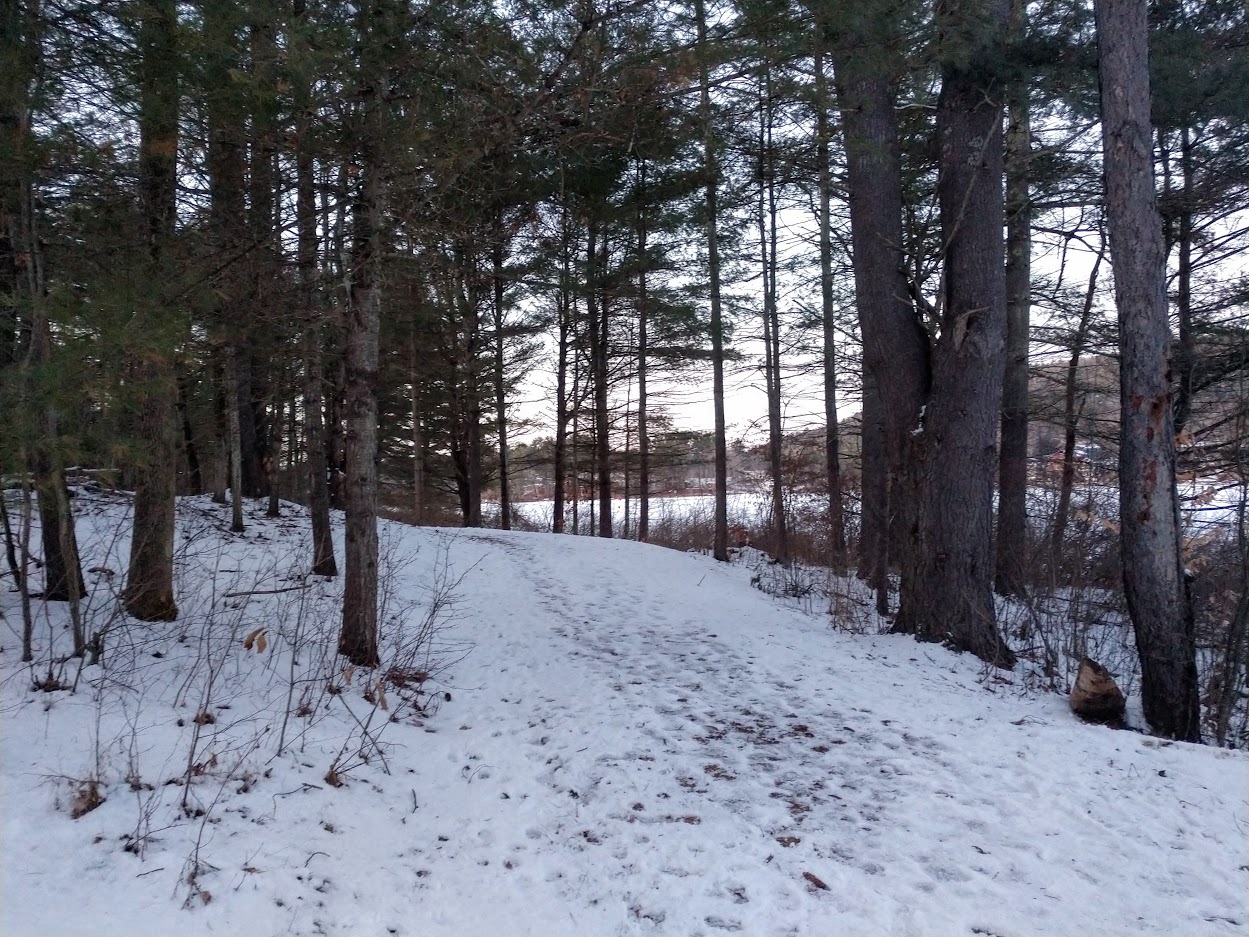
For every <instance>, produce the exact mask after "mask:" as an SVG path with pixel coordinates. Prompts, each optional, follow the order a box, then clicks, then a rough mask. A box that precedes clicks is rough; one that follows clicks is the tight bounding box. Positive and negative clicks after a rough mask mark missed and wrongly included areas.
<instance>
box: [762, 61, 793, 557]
mask: <svg viewBox="0 0 1249 937" xmlns="http://www.w3.org/2000/svg"><path fill="white" fill-rule="evenodd" d="M772 107H773V102H772V73H771V69H770V68H768V67H766V66H765V68H764V71H763V76H762V86H761V88H760V98H759V140H758V149H759V253H760V264H761V272H762V280H763V370H764V387H765V388H766V391H767V398H768V474H769V475H770V476H771V480H772V485H771V488H772V533H773V538H774V541H775V543H774V545H773V549H774V553H773V558H774V559H775V560H776V561H777V562H779V563H788V562H789V531H788V529H787V527H786V524H785V487H784V485H785V479H784V475H783V464H782V460H783V447H784V443H785V439H784V435H783V433H782V427H781V360H780V357H781V338H780V316H779V314H778V312H777V300H776V276H777V257H776V154H775V153H774V151H773V148H772V119H773V118H772Z"/></svg>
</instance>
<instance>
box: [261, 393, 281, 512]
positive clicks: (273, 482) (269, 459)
mask: <svg viewBox="0 0 1249 937" xmlns="http://www.w3.org/2000/svg"><path fill="white" fill-rule="evenodd" d="M282 407H283V405H282V400H281V398H280V397H277V396H276V394H275V395H274V400H273V423H272V429H271V430H270V432H269V445H268V447H267V450H268V451H267V453H266V455H265V460H266V462H265V467H266V469H267V471H266V473H265V474H266V475H267V476H268V479H269V504H268V506H267V507H266V509H265V517H281V515H282V504H281V500H280V499H279V498H278V469H279V467H280V466H281V464H282V463H281V458H282V432H281V430H282V420H283V409H282Z"/></svg>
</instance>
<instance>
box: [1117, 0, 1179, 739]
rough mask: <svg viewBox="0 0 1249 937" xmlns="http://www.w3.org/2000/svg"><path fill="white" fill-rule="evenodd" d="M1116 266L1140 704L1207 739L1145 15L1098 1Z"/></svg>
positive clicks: (1134, 3) (1123, 524)
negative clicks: (1179, 461)
mask: <svg viewBox="0 0 1249 937" xmlns="http://www.w3.org/2000/svg"><path fill="white" fill-rule="evenodd" d="M1093 8H1094V14H1095V16H1096V20H1097V38H1098V65H1099V75H1100V80H1101V101H1102V154H1103V166H1104V172H1105V187H1106V220H1107V226H1108V229H1109V235H1110V258H1111V263H1112V265H1113V268H1114V276H1115V305H1116V306H1117V308H1118V310H1119V393H1120V401H1119V420H1120V423H1119V434H1120V435H1119V524H1120V550H1121V553H1122V558H1123V585H1124V593H1125V595H1126V598H1127V605H1128V614H1129V615H1130V616H1131V619H1132V624H1133V627H1134V628H1135V631H1136V647H1137V651H1138V652H1139V653H1140V658H1141V701H1142V703H1143V705H1144V711H1145V718H1146V719H1147V720H1148V721H1149V724H1150V726H1151V727H1152V728H1153V730H1154V731H1155V732H1156V733H1158V734H1159V735H1162V736H1165V737H1167V738H1175V739H1182V740H1185V741H1191V742H1196V741H1200V739H1201V730H1200V704H1199V700H1198V689H1197V663H1196V649H1195V643H1194V635H1193V613H1192V607H1191V604H1190V601H1189V596H1188V592H1187V589H1186V588H1185V583H1184V568H1183V555H1182V551H1181V535H1182V530H1181V526H1180V510H1179V498H1178V497H1177V495H1176V487H1175V432H1174V422H1173V417H1172V410H1171V387H1170V373H1169V361H1168V357H1169V353H1170V346H1171V332H1170V327H1169V325H1168V322H1167V295H1166V256H1165V252H1164V250H1163V244H1162V225H1161V219H1160V218H1159V216H1158V210H1157V206H1156V200H1155V199H1156V197H1155V192H1154V168H1153V148H1152V146H1151V143H1152V140H1153V131H1152V127H1151V125H1150V115H1149V106H1150V101H1149V41H1148V23H1147V9H1146V5H1145V4H1144V3H1141V2H1140V0H1095V2H1094V5H1093Z"/></svg>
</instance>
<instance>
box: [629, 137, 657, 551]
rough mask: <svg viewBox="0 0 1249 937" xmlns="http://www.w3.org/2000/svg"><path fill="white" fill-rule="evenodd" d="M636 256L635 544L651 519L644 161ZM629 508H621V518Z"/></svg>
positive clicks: (640, 162) (639, 170) (644, 535)
mask: <svg viewBox="0 0 1249 937" xmlns="http://www.w3.org/2000/svg"><path fill="white" fill-rule="evenodd" d="M637 184H638V201H637V205H638V209H637V252H638V254H637V256H638V417H637V420H638V426H637V431H638V527H637V536H638V540H639V541H641V542H642V543H646V542H648V541H649V539H650V523H651V520H650V517H651V456H650V452H651V450H650V446H651V443H650V428H649V426H648V425H647V416H648V414H647V412H646V407H647V397H646V377H647V375H646V366H647V357H648V355H649V353H650V349H649V348H648V347H647V343H648V340H649V336H648V334H647V329H648V327H649V325H650V321H649V319H650V294H649V293H648V292H647V289H646V265H647V258H646V236H647V233H648V232H647V230H646V221H647V218H646V160H645V159H638V163H637ZM628 513H629V508H628V505H627V504H626V505H625V517H626V518H627V517H628Z"/></svg>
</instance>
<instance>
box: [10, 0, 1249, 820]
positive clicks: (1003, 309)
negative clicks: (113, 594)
mask: <svg viewBox="0 0 1249 937" xmlns="http://www.w3.org/2000/svg"><path fill="white" fill-rule="evenodd" d="M0 62H2V67H0V440H2V441H3V444H2V445H0V477H2V482H3V484H0V489H2V491H0V494H2V495H3V499H4V501H3V503H2V504H0V516H3V518H4V523H5V527H4V531H3V533H4V538H5V548H6V568H5V571H4V576H5V578H6V579H7V580H8V583H9V584H11V586H12V587H13V589H15V590H16V591H17V592H18V593H20V598H21V602H20V613H21V616H22V629H21V630H22V632H23V653H24V656H25V659H27V660H29V659H30V658H31V655H32V643H31V642H32V632H33V628H34V625H33V622H34V620H35V618H36V617H37V615H36V614H35V612H32V603H38V602H39V601H44V602H61V603H65V607H66V608H67V609H68V615H69V622H70V625H71V629H72V645H73V646H72V655H73V656H75V657H77V658H82V657H83V656H84V655H85V656H87V657H89V658H90V659H92V660H98V658H99V657H100V655H101V654H104V655H107V653H108V650H107V648H108V638H107V636H106V635H103V634H101V633H100V632H98V631H93V630H92V628H91V627H89V623H87V622H86V621H85V619H84V616H83V614H82V613H81V608H80V606H81V602H82V600H83V599H84V597H85V595H86V592H87V589H86V579H87V574H88V573H90V572H93V570H84V568H83V567H84V564H83V563H82V562H81V561H80V557H79V548H78V533H77V531H78V526H77V523H76V509H77V505H78V502H79V497H78V496H77V494H76V493H77V492H78V491H80V490H81V486H82V485H84V484H89V485H91V486H100V487H102V488H103V489H107V490H110V491H112V490H116V491H124V492H133V511H132V513H131V515H130V521H129V523H130V524H131V525H132V527H131V530H130V532H129V536H130V537H131V539H130V547H129V554H128V561H127V566H126V568H125V569H124V570H123V571H119V576H118V581H117V584H118V590H119V600H120V602H121V603H122V606H123V607H124V611H125V613H126V615H128V616H129V617H130V618H131V619H133V620H137V621H140V622H168V621H173V620H176V619H177V618H178V616H179V614H180V609H179V605H178V594H179V583H178V581H177V576H176V570H175V567H176V564H175V549H174V544H175V509H176V504H177V503H178V502H177V499H178V498H179V497H181V496H186V495H211V497H212V500H213V501H214V502H216V503H217V504H219V505H220V506H221V512H222V516H223V517H225V518H227V520H228V523H229V524H230V526H231V528H232V529H233V531H234V532H236V533H239V534H242V533H243V532H244V531H245V530H246V529H247V527H248V526H249V525H251V524H252V523H253V520H252V519H251V518H250V516H249V515H248V513H247V510H246V509H247V508H248V505H249V502H252V501H253V500H254V499H266V500H265V501H264V502H263V503H264V504H265V506H266V507H267V511H268V514H269V516H270V517H276V516H278V515H279V514H280V513H281V512H282V511H283V510H284V507H283V505H284V503H285V502H298V503H300V504H302V505H305V506H306V508H307V510H308V512H309V515H310V517H311V527H310V534H309V536H308V538H307V542H306V543H305V544H303V545H302V549H303V550H305V551H306V554H307V556H308V558H309V561H308V562H309V567H310V570H311V573H312V574H314V575H318V576H324V577H330V576H341V581H342V589H343V594H342V600H341V615H342V618H341V627H340V629H339V636H338V645H337V649H338V652H339V654H340V655H342V656H343V657H344V658H345V659H346V661H347V662H349V663H350V664H351V665H353V666H355V667H360V668H366V669H367V668H375V667H377V666H378V665H379V663H380V662H381V659H380V657H379V576H380V577H381V578H382V579H384V578H385V565H386V561H387V557H386V555H385V549H384V545H383V546H380V547H379V536H378V519H379V516H386V517H390V518H394V519H399V520H403V521H406V522H409V523H413V524H440V525H460V526H463V527H466V528H480V527H483V526H497V527H500V528H502V529H504V530H509V529H512V528H513V527H517V528H520V527H523V526H525V524H526V523H527V522H526V521H525V520H524V518H523V517H522V516H521V513H520V512H519V511H518V510H517V505H518V503H520V502H521V501H522V500H524V499H526V498H528V497H531V496H533V497H536V496H537V495H536V494H533V493H534V492H541V494H542V497H545V498H546V499H547V500H550V501H551V502H552V508H551V513H550V518H551V522H550V526H549V529H550V531H551V532H553V533H567V534H572V533H580V534H585V533H591V534H595V535H598V536H600V537H603V538H610V537H613V536H621V535H623V536H625V537H629V538H632V539H636V540H642V541H654V542H663V541H664V538H665V536H668V535H670V533H671V532H668V534H664V533H661V532H653V531H652V529H651V521H652V517H651V499H652V498H655V497H658V496H659V495H660V494H667V493H672V492H673V491H674V490H679V489H682V488H688V487H693V488H695V489H697V490H699V491H703V490H706V491H707V492H708V494H710V496H711V498H712V501H711V503H712V505H713V509H712V512H711V515H710V517H709V518H708V523H707V524H706V525H705V529H700V531H699V536H698V537H696V538H694V541H696V542H688V543H687V542H685V541H682V543H681V545H682V546H690V547H695V548H699V549H703V550H707V551H710V553H711V555H712V556H713V557H714V558H715V559H717V560H728V559H729V557H730V553H731V552H733V551H734V550H736V549H737V548H738V547H740V546H741V544H740V543H735V540H741V539H742V537H743V536H744V535H746V534H748V535H749V536H750V538H751V542H752V543H753V544H755V545H757V546H760V547H762V548H763V549H765V550H766V551H767V553H768V554H769V555H770V557H771V559H772V560H773V561H774V562H775V563H776V564H779V565H780V566H782V567H791V566H794V565H796V564H809V565H816V566H820V567H825V568H827V569H830V570H832V571H834V572H835V573H839V574H840V573H847V572H850V573H854V574H856V575H857V576H858V578H859V579H861V580H863V582H865V583H866V584H867V586H869V587H870V589H871V590H872V596H873V602H874V606H875V608H876V610H877V611H878V612H879V613H880V614H882V615H886V616H889V622H890V627H891V629H892V630H893V631H895V632H898V633H903V634H911V635H914V636H915V637H916V638H918V639H919V640H921V641H926V642H940V643H943V644H945V645H946V646H947V647H949V648H951V649H953V650H955V651H960V652H969V653H970V654H972V655H975V656H976V657H977V658H979V659H980V660H982V661H984V662H985V663H986V665H988V666H990V667H996V668H1001V669H1004V670H1010V669H1011V668H1012V667H1014V666H1015V664H1016V660H1017V658H1018V657H1019V655H1020V654H1021V653H1028V654H1033V653H1034V652H1035V649H1036V647H1037V646H1038V639H1037V638H1036V634H1035V633H1034V632H1033V630H1031V629H1030V626H1028V625H1027V624H1024V625H1019V624H1018V622H1017V621H1015V619H1012V622H1014V623H1008V622H1006V621H1004V620H1003V616H1002V613H1001V608H1002V607H1003V606H1002V601H1003V599H1004V598H1005V599H1009V600H1010V601H1011V602H1014V603H1016V606H1018V607H1021V608H1022V607H1027V608H1034V607H1037V606H1038V604H1044V602H1046V601H1049V600H1051V599H1055V597H1062V596H1070V595H1071V594H1073V593H1074V590H1077V589H1078V588H1084V587H1085V586H1087V585H1088V584H1089V583H1092V584H1094V585H1095V586H1096V587H1097V588H1098V589H1100V590H1105V591H1107V592H1108V593H1109V594H1110V595H1111V596H1112V600H1111V601H1112V604H1115V605H1116V607H1120V608H1121V609H1122V611H1123V614H1124V615H1125V616H1126V620H1128V621H1130V623H1131V627H1132V629H1133V631H1134V636H1135V645H1136V649H1137V652H1138V654H1139V669H1140V694H1141V702H1142V704H1143V708H1144V717H1145V720H1146V721H1147V723H1148V725H1149V727H1150V728H1151V729H1152V731H1153V732H1154V733H1155V734H1156V735H1158V736H1161V737H1163V738H1166V739H1173V740H1180V741H1192V742H1196V741H1201V740H1205V741H1209V742H1213V743H1215V744H1218V745H1224V746H1232V747H1241V746H1243V745H1244V744H1245V743H1246V740H1247V739H1249V736H1246V731H1247V729H1246V722H1245V716H1244V710H1245V707H1246V699H1247V698H1249V684H1247V682H1246V678H1247V662H1249V640H1247V638H1246V631H1247V624H1249V590H1247V589H1246V585H1247V583H1249V539H1247V531H1246V524H1245V521H1246V506H1247V505H1249V450H1247V449H1246V445H1247V442H1249V390H1247V382H1246V380H1247V378H1249V330H1247V324H1246V321H1245V318H1246V313H1247V311H1249V265H1247V264H1246V257H1247V256H1249V254H1247V253H1246V251H1247V250H1249V215H1247V214H1246V210H1245V206H1246V204H1249V103H1247V102H1249V98H1246V96H1245V94H1244V84H1245V80H1246V78H1247V77H1249V16H1247V14H1246V7H1245V5H1244V3H1243V2H1241V0H1205V2H1201V3H1191V2H1183V0H1151V2H1148V3H1146V2H1145V0H1095V2H1091V3H1090V2H1085V0H1035V2H1025V0H937V2H936V3H935V4H927V3H922V2H917V0H873V2H870V3H862V2H850V0H689V2H684V0H682V2H676V0H673V2H664V0H571V2H549V0H512V2H507V3H495V2H488V0H429V2H409V0H357V2H355V3H332V2H321V0H184V2H181V3H179V2H177V0H137V2H120V0H0ZM734 381H738V382H739V383H740V382H745V383H749V384H751V385H754V386H759V387H761V388H762V389H763V392H764V397H765V398H766V414H761V415H760V416H759V419H758V420H757V421H756V422H755V424H754V425H753V426H754V428H753V429H752V430H751V432H750V433H749V434H745V433H738V434H737V435H734V434H732V433H731V432H730V428H729V423H730V417H729V416H727V415H726V387H728V386H729V385H731V384H733V382H734ZM534 398H537V399H538V402H537V403H535V402H534ZM689 398H696V399H698V400H704V401H709V402H710V413H711V415H712V416H713V421H712V423H711V425H709V426H707V427H690V426H685V425H681V423H680V420H681V417H680V415H679V412H678V411H679V410H680V408H679V407H678V406H677V404H678V402H679V401H681V400H685V399H689ZM804 400H805V401H810V400H814V401H816V403H815V404H814V405H813V406H807V405H806V404H805V403H803V401H804ZM681 412H683V411H681ZM703 430H705V432H704V431H703ZM745 436H749V438H743V437H745ZM731 465H732V466H733V467H734V468H733V472H732V477H731V474H730V466H731ZM673 466H677V468H676V469H674V468H673ZM747 478H749V479H751V482H750V487H751V488H752V490H757V491H759V492H762V493H764V495H765V497H766V499H767V504H768V509H767V510H766V512H765V513H764V519H763V520H762V521H761V522H760V523H759V524H758V525H757V529H753V530H750V531H748V532H747V531H745V530H744V527H745V526H746V525H744V524H743V523H742V522H741V521H739V520H737V519H735V518H732V517H731V516H730V510H729V497H730V489H731V488H733V487H735V486H739V487H740V486H741V485H744V484H745V480H746V479H747ZM522 482H523V484H522ZM520 488H524V489H525V490H524V491H522V490H519V489H520ZM622 498H623V499H624V502H623V503H624V505H625V507H624V511H625V513H624V514H623V517H624V518H627V519H628V520H627V521H626V525H625V527H624V528H623V531H622V530H621V527H620V525H619V523H613V515H614V516H615V518H616V519H617V520H619V519H621V517H622V514H621V504H622V501H621V499H622ZM632 506H636V510H634V508H633V507H632ZM1206 508H1211V509H1213V508H1218V511H1219V514H1218V522H1217V523H1213V524H1196V523H1194V518H1200V517H1201V516H1202V511H1203V510H1205V509H1206ZM337 511H341V512H342V515H341V516H342V518H343V524H344V535H343V540H342V548H341V552H340V553H339V555H335V552H336V551H335V546H334V541H333V538H332V536H331V530H332V523H331V517H332V516H334V517H337V516H338V515H337V514H334V513H333V512H337ZM530 526H533V525H532V524H531V525H530ZM35 528H37V529H38V530H39V531H42V536H41V537H40V538H39V540H38V548H37V549H36V548H35V547H34V545H33V544H32V537H31V532H32V529H35ZM686 540H689V537H687V538H686ZM674 545H675V544H674ZM36 568H38V569H42V571H43V577H42V578H43V582H44V586H43V591H42V592H40V591H38V590H37V589H35V588H34V587H33V585H32V583H33V582H34V580H33V578H32V576H33V573H34V571H35V570H36ZM379 570H380V573H379ZM1040 643H1041V644H1045V642H1040ZM1036 653H1040V654H1041V658H1040V659H1041V660H1042V663H1043V664H1045V663H1046V662H1048V661H1049V657H1051V656H1054V655H1055V652H1054V650H1053V649H1052V648H1050V647H1049V646H1048V644H1046V645H1045V647H1043V648H1042V650H1041V651H1040V652H1036ZM1047 655H1048V656H1047ZM1056 659H1057V658H1056V657H1055V660H1056ZM1238 714H1239V715H1238ZM414 796H415V794H414Z"/></svg>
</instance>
